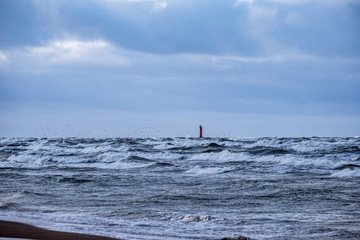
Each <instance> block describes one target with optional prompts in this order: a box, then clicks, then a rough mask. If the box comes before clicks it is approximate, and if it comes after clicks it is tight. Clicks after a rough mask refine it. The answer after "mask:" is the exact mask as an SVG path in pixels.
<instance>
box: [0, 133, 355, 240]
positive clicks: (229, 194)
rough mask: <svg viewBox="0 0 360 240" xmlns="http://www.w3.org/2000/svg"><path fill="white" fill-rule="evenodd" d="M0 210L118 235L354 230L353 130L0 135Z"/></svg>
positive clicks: (340, 234)
mask: <svg viewBox="0 0 360 240" xmlns="http://www.w3.org/2000/svg"><path fill="white" fill-rule="evenodd" d="M0 219H4V220H15V221H21V222H26V223H32V224H35V225H37V226H40V227H46V228H50V229H54V230H64V231H74V232H82V233H90V234H98V235H105V236H111V237H117V238H122V239H146V240H155V239H214V240H215V239H221V238H223V237H235V236H239V235H242V236H246V237H249V238H251V239H360V138H356V137H354V138H317V137H313V138H235V139H227V138H203V139H198V138H156V139H152V138H146V139H145V138H112V139H82V138H58V139H47V138H44V139H38V138H12V139H9V138H0Z"/></svg>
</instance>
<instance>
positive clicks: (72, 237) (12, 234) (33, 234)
mask: <svg viewBox="0 0 360 240" xmlns="http://www.w3.org/2000/svg"><path fill="white" fill-rule="evenodd" d="M0 238H15V239H37V240H49V239H52V240H64V239H66V240H120V239H118V238H111V237H104V236H96V235H88V234H80V233H72V232H62V231H53V230H47V229H44V228H39V227H35V226H33V225H30V224H25V223H19V222H12V221H4V220H0Z"/></svg>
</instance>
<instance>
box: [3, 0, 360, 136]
mask: <svg viewBox="0 0 360 240" xmlns="http://www.w3.org/2000/svg"><path fill="white" fill-rule="evenodd" d="M359 26H360V0H76V1H68V0H18V1H14V0H0V137H176V136H179V137H189V136H198V131H199V129H198V128H199V125H200V124H201V125H202V126H203V132H204V136H207V137H232V138H235V137H263V136H270V137H273V136H275V137H308V136H359V135H360V94H359V93H360V44H359V43H360V27H359Z"/></svg>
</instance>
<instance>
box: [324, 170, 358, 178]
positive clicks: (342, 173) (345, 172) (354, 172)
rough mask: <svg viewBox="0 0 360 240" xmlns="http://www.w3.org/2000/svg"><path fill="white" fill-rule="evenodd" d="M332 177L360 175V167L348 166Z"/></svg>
mask: <svg viewBox="0 0 360 240" xmlns="http://www.w3.org/2000/svg"><path fill="white" fill-rule="evenodd" d="M331 176H332V177H339V178H347V177H349V178H350V177H360V169H359V168H355V169H350V168H346V169H343V170H340V171H336V172H334V173H333V174H331Z"/></svg>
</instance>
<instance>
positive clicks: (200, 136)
mask: <svg viewBox="0 0 360 240" xmlns="http://www.w3.org/2000/svg"><path fill="white" fill-rule="evenodd" d="M199 128H200V137H201V138H202V126H201V125H200V126H199Z"/></svg>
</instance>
